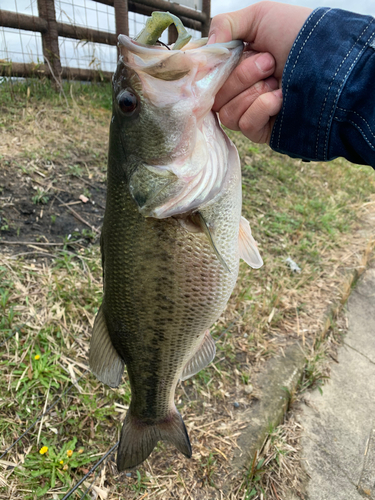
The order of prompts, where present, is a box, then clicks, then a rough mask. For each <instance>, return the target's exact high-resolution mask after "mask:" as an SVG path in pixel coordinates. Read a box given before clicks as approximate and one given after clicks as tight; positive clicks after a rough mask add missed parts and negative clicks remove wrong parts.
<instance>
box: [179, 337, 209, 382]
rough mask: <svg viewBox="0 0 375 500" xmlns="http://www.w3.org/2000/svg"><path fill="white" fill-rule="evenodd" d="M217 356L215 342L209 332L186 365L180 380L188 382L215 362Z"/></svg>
mask: <svg viewBox="0 0 375 500" xmlns="http://www.w3.org/2000/svg"><path fill="white" fill-rule="evenodd" d="M215 354H216V346H215V341H214V339H213V338H212V337H211V335H210V332H208V331H207V332H206V334H205V336H204V338H203V341H202V343H201V344H200V346H199V347H198V349H197V350H196V351H195V353H194V354H193V356H192V357H191V358H190V359H189V361H188V362H187V363H186V365H185V367H184V369H183V371H182V374H181V377H180V380H186V379H188V378H190V377H192V376H193V375H195V374H196V373H198V372H200V371H201V370H203V368H205V367H206V366H207V365H209V364H210V363H211V362H212V361H213V360H214V358H215Z"/></svg>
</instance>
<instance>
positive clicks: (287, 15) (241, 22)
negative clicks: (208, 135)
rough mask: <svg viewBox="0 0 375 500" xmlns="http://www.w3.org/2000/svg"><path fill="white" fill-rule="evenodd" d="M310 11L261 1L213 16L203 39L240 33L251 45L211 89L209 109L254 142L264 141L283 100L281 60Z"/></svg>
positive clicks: (233, 37) (212, 40)
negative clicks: (219, 85) (216, 87)
mask: <svg viewBox="0 0 375 500" xmlns="http://www.w3.org/2000/svg"><path fill="white" fill-rule="evenodd" d="M311 12H312V9H309V8H307V7H297V6H292V5H287V4H281V3H278V2H268V1H265V2H259V3H256V4H254V5H250V6H249V7H246V8H245V9H241V10H238V11H236V12H231V13H229V14H220V15H218V16H215V17H214V18H213V20H212V23H211V28H210V33H209V41H208V43H216V42H220V43H221V42H228V41H230V40H236V39H239V40H243V41H244V42H247V48H248V49H250V50H251V52H250V55H247V54H246V52H244V55H243V58H242V60H241V61H240V64H239V65H238V66H237V67H236V68H235V70H234V71H233V72H232V74H231V75H230V76H229V78H228V79H227V81H226V82H225V84H224V85H223V87H222V88H221V90H220V91H219V92H218V94H217V95H216V99H215V103H214V106H213V108H212V109H213V110H214V111H216V112H218V113H219V117H220V120H221V122H222V123H223V124H224V125H225V126H226V127H228V128H231V129H232V130H241V132H242V133H243V134H244V135H245V136H246V137H248V138H249V139H251V140H252V141H254V142H258V143H263V142H267V143H269V141H270V138H271V132H272V127H273V124H274V122H275V119H276V115H277V114H278V113H279V111H280V109H281V105H282V92H281V77H282V74H283V70H284V66H285V63H286V60H287V58H288V55H289V52H290V49H291V48H292V45H293V43H294V40H295V39H296V37H297V35H298V32H299V31H300V29H301V28H302V26H303V24H304V23H305V21H306V19H307V17H308V16H309V15H310V13H311ZM262 67H263V70H262ZM271 75H272V76H271Z"/></svg>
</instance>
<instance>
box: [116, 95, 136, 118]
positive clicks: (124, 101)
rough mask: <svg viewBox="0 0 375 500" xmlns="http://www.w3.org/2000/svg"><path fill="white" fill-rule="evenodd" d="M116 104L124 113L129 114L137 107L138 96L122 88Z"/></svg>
mask: <svg viewBox="0 0 375 500" xmlns="http://www.w3.org/2000/svg"><path fill="white" fill-rule="evenodd" d="M117 102H118V105H119V107H120V109H121V111H122V112H123V113H124V115H127V116H131V115H132V114H133V113H134V111H135V110H136V109H137V108H138V97H137V96H136V95H135V94H134V92H131V91H130V90H124V92H122V93H121V94H120V95H119V96H118V98H117Z"/></svg>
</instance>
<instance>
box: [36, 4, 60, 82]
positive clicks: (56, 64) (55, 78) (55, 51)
mask: <svg viewBox="0 0 375 500" xmlns="http://www.w3.org/2000/svg"><path fill="white" fill-rule="evenodd" d="M38 11H39V17H41V18H43V19H45V20H46V21H47V32H46V33H42V46H43V56H44V59H45V64H46V66H47V67H48V69H49V70H50V72H51V73H53V74H52V83H53V85H54V87H55V88H56V89H58V88H61V62H60V50H59V35H58V32H57V22H56V11H55V0H38Z"/></svg>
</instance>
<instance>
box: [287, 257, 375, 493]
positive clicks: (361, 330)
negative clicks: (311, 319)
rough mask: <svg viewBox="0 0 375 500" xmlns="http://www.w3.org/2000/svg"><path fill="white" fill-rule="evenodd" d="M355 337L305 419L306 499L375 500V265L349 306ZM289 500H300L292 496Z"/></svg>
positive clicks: (347, 340) (350, 338)
mask: <svg viewBox="0 0 375 500" xmlns="http://www.w3.org/2000/svg"><path fill="white" fill-rule="evenodd" d="M347 314H348V319H349V332H348V334H347V335H346V336H345V338H344V345H343V346H342V347H341V348H340V350H339V353H338V361H339V363H338V364H336V363H333V364H332V370H331V377H330V380H329V381H328V382H327V383H326V385H325V386H324V387H323V396H322V395H321V394H320V393H319V391H318V390H316V391H313V392H312V393H311V394H309V395H308V396H307V397H306V399H307V400H308V403H309V404H308V405H306V404H304V405H303V408H302V414H301V417H300V418H299V421H300V423H301V425H302V426H303V428H304V431H303V437H302V450H303V451H302V457H303V460H304V468H305V470H306V472H307V473H308V475H309V477H310V479H309V481H308V483H307V485H306V497H305V498H306V500H363V498H370V499H371V500H375V265H373V266H372V267H370V269H368V270H367V271H366V272H365V274H364V275H363V276H362V278H361V280H360V281H359V283H358V285H357V287H356V288H355V290H354V291H353V293H352V295H351V297H350V299H349V303H348V313H347ZM286 500H296V497H294V496H293V495H290V496H289V497H288V498H287V499H286Z"/></svg>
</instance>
